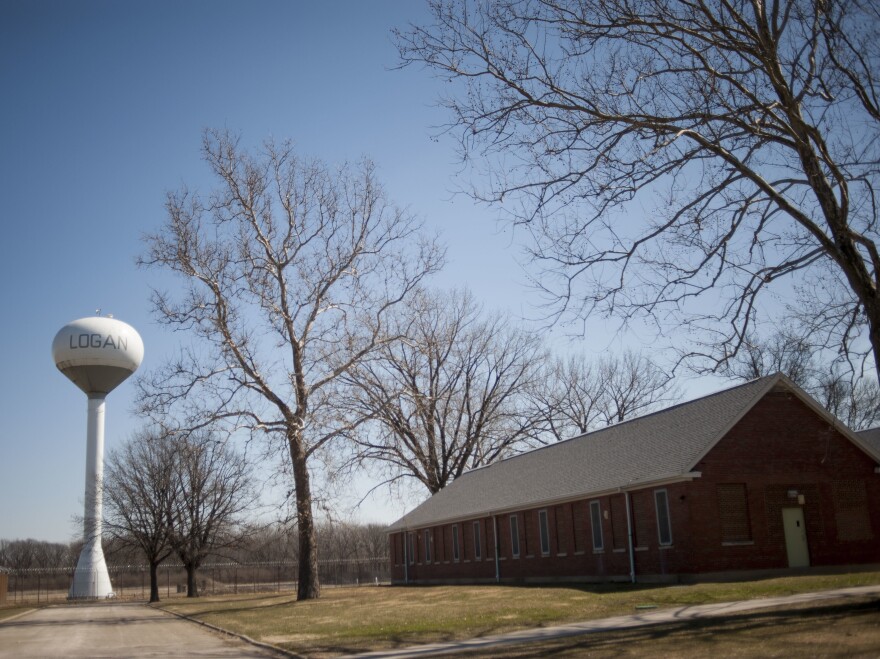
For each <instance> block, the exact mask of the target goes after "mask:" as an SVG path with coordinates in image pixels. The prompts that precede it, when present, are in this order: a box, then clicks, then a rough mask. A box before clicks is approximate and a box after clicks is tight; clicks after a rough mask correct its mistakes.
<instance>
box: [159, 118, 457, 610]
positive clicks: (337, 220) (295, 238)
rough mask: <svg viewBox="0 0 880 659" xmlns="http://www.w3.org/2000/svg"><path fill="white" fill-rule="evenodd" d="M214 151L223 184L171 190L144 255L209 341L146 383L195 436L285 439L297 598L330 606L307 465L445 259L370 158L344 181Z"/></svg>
mask: <svg viewBox="0 0 880 659" xmlns="http://www.w3.org/2000/svg"><path fill="white" fill-rule="evenodd" d="M203 155H204V159H205V160H206V162H207V163H208V165H209V166H210V168H211V171H212V172H213V173H214V175H215V176H216V177H217V178H218V179H219V181H220V186H219V188H218V189H217V190H216V191H215V192H214V193H213V194H212V195H211V196H210V197H209V198H203V197H201V196H200V195H197V194H193V193H191V192H189V191H188V190H185V189H184V190H182V191H180V192H177V193H173V194H170V195H169V196H168V202H167V209H168V222H167V224H166V225H165V227H164V228H163V229H162V231H161V232H160V233H158V234H155V235H152V236H149V237H148V238H147V245H148V253H147V255H146V256H145V257H144V258H143V259H142V263H144V264H146V265H148V266H154V267H159V268H165V269H167V270H170V271H171V272H173V273H176V274H178V275H179V276H180V277H181V278H182V279H183V286H184V288H183V292H182V294H181V295H179V296H177V297H176V298H172V297H171V296H169V295H166V294H161V293H158V292H157V293H155V295H154V304H155V308H156V311H157V313H158V316H159V319H160V321H161V322H164V323H166V324H167V325H170V326H171V327H173V328H175V329H182V330H189V331H191V332H193V333H194V334H195V336H196V337H197V338H198V339H199V343H198V347H194V348H193V349H191V350H190V351H188V352H186V353H185V354H183V355H182V356H181V358H180V360H178V361H177V362H176V363H173V364H169V365H168V367H167V368H165V369H163V370H160V371H158V372H156V373H155V375H154V377H153V379H152V381H151V382H146V383H144V385H143V388H142V392H143V395H142V401H143V403H144V408H145V409H146V410H148V411H150V412H151V413H153V414H155V415H157V416H159V417H162V416H166V415H167V414H168V411H169V409H170V408H173V407H175V406H176V407H182V408H185V409H186V410H187V415H186V416H187V417H188V421H187V425H189V426H191V427H192V426H198V425H200V424H209V423H216V422H217V421H218V420H220V419H223V420H227V421H229V422H234V423H235V424H236V425H237V426H238V427H247V428H249V429H250V430H251V431H252V432H253V433H263V434H265V435H267V436H269V437H270V438H274V437H280V438H282V439H283V442H284V444H285V446H286V451H287V452H288V453H289V457H290V464H291V467H292V472H293V481H294V490H295V497H296V516H297V523H298V529H299V542H300V546H299V558H300V561H299V579H298V584H299V585H298V592H297V595H298V597H299V598H300V599H308V598H314V597H318V596H319V594H320V584H319V580H318V567H317V556H318V554H317V551H318V549H317V545H316V542H315V532H314V520H313V513H312V486H311V478H312V475H311V474H310V464H311V462H310V458H311V457H312V456H313V455H314V454H315V453H316V452H317V451H319V450H321V449H322V447H324V446H325V445H326V444H327V443H328V442H329V441H330V440H331V439H333V438H334V437H337V436H338V435H339V433H340V432H343V431H345V430H348V429H350V428H349V427H347V426H346V424H347V423H349V422H348V421H346V420H343V419H340V417H339V415H338V414H337V412H336V410H337V406H336V404H337V403H338V396H339V391H338V384H339V378H340V376H341V375H343V374H344V373H346V372H347V371H348V370H350V369H351V368H352V366H353V365H354V364H356V363H357V362H358V361H359V360H361V359H362V358H363V357H364V356H365V355H368V354H369V353H370V352H371V351H372V350H374V349H375V348H376V346H377V345H379V344H380V343H381V342H382V341H383V340H386V339H387V333H386V332H385V327H384V325H385V321H384V319H385V316H386V315H387V314H388V312H389V311H390V310H391V309H393V308H394V306H395V305H396V304H398V303H399V302H400V301H401V300H403V299H404V298H405V297H406V296H407V294H408V293H409V292H410V290H411V289H412V288H413V287H414V286H416V285H417V284H418V282H419V281H421V280H422V279H423V278H424V277H425V276H426V275H427V274H428V273H431V272H433V271H434V270H436V269H437V268H439V266H440V264H441V262H442V252H441V250H440V249H438V247H437V245H436V244H435V242H434V241H432V240H428V239H421V238H420V237H419V231H420V224H419V222H417V221H416V220H415V219H414V218H413V217H412V216H410V215H409V214H407V213H406V212H404V211H402V210H400V209H399V208H396V207H394V206H392V205H391V204H389V203H388V201H387V200H386V198H385V194H384V192H383V190H382V188H381V186H380V185H379V183H378V182H377V181H376V178H375V175H374V168H373V165H372V164H371V163H369V162H363V163H362V164H360V165H358V166H356V167H351V166H343V167H341V168H339V169H338V170H337V171H331V170H330V169H328V168H327V167H326V166H325V165H324V164H322V163H321V162H318V161H314V160H302V159H299V158H298V157H297V156H296V154H295V153H294V150H293V148H292V146H291V145H290V144H289V143H283V144H280V145H278V144H274V143H268V144H266V145H265V147H264V149H263V150H262V151H260V152H258V153H256V154H254V155H251V154H250V153H248V152H247V151H245V150H243V149H242V148H240V146H239V144H238V140H237V138H236V137H234V136H232V135H230V134H228V133H225V132H220V131H208V132H206V134H205V137H204V144H203Z"/></svg>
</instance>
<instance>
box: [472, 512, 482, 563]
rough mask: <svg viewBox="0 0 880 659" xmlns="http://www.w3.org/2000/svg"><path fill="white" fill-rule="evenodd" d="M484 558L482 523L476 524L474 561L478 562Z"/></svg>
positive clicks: (477, 522)
mask: <svg viewBox="0 0 880 659" xmlns="http://www.w3.org/2000/svg"><path fill="white" fill-rule="evenodd" d="M482 556H483V548H482V546H481V545H480V522H479V520H478V521H476V522H474V560H475V561H478V560H480V558H482Z"/></svg>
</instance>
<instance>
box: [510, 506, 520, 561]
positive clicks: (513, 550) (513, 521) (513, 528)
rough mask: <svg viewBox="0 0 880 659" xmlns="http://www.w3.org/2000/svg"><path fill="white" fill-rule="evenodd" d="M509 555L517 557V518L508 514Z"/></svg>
mask: <svg viewBox="0 0 880 659" xmlns="http://www.w3.org/2000/svg"><path fill="white" fill-rule="evenodd" d="M510 555H511V556H512V557H513V558H519V518H518V517H517V516H516V515H511V516H510Z"/></svg>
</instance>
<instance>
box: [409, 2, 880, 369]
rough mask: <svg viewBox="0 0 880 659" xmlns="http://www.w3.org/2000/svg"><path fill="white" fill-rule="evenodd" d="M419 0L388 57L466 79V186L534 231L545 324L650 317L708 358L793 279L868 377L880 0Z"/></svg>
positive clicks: (879, 345) (458, 112)
mask: <svg viewBox="0 0 880 659" xmlns="http://www.w3.org/2000/svg"><path fill="white" fill-rule="evenodd" d="M431 8H432V10H433V12H432V13H433V23H432V24H429V25H422V26H416V27H411V28H410V29H408V30H404V31H397V32H396V39H397V43H398V46H399V49H400V54H401V60H402V63H403V65H407V64H412V63H420V64H425V65H427V66H428V67H429V68H430V69H431V70H432V71H433V72H435V73H437V74H438V75H440V76H441V77H445V78H447V79H450V80H452V81H455V82H458V83H460V86H451V87H450V89H451V90H452V92H451V93H450V96H449V97H448V98H446V99H445V103H446V105H447V106H448V107H449V109H450V110H451V115H452V121H451V122H450V128H451V129H452V130H454V131H457V134H458V135H459V136H460V138H461V146H462V149H463V155H464V157H465V158H466V159H467V160H468V161H469V162H472V163H477V164H478V165H482V166H485V168H486V170H487V171H488V174H489V176H488V178H487V179H486V180H487V185H486V186H485V189H475V190H474V191H473V193H474V194H475V195H476V196H477V197H479V198H481V199H484V200H487V201H489V202H493V203H497V204H499V205H500V206H501V208H502V209H503V210H504V211H505V212H507V213H510V216H511V219H512V221H513V222H514V223H515V224H516V225H517V226H519V227H520V228H521V229H523V231H525V232H526V233H528V234H529V235H530V236H531V238H532V241H531V246H530V248H529V249H530V254H531V257H532V258H533V259H534V261H535V262H536V264H537V265H538V266H539V267H540V268H541V275H540V280H541V286H542V289H543V291H544V292H545V293H546V294H547V295H548V296H549V297H550V299H549V304H550V306H551V309H552V311H553V313H554V315H555V317H557V318H559V317H565V318H586V317H588V316H590V315H591V314H594V313H604V314H615V315H617V316H618V317H619V318H622V319H623V322H627V321H630V320H632V319H635V318H642V319H647V320H649V321H652V322H656V323H658V325H660V327H661V329H666V328H669V329H671V330H674V331H675V332H676V333H677V336H676V339H683V338H689V339H690V340H691V341H692V343H691V344H690V348H687V349H685V350H683V353H684V354H683V356H684V357H686V358H689V359H693V360H694V361H695V362H702V363H706V360H707V359H708V364H709V365H710V366H711V367H714V366H716V365H718V364H721V365H723V364H724V362H725V361H726V360H728V359H730V358H731V356H733V355H736V354H737V352H738V351H739V350H740V349H741V348H742V345H743V340H744V338H745V337H746V336H747V335H748V333H749V331H750V328H751V326H752V324H753V323H754V321H755V318H756V316H757V315H758V313H759V311H762V310H763V311H765V312H766V311H767V310H768V308H769V306H768V307H763V308H762V306H761V305H762V303H763V302H762V301H763V300H765V299H768V298H767V294H768V293H770V292H771V291H775V290H782V291H786V292H787V288H786V287H788V286H792V287H795V288H797V289H798V290H800V292H801V293H803V295H802V296H801V298H800V300H799V301H798V304H797V305H794V308H795V309H797V308H798V307H799V306H801V305H803V304H806V303H810V302H811V301H816V300H819V301H821V304H818V305H815V307H814V308H813V312H812V314H811V321H812V324H813V325H814V330H815V331H816V332H821V333H823V334H824V337H825V338H824V339H823V341H824V342H825V343H826V345H828V346H830V347H834V348H841V347H842V349H843V350H845V351H847V352H854V353H856V354H859V353H860V354H863V355H865V354H873V357H874V362H875V366H876V368H877V369H878V372H880V359H878V356H880V250H878V246H877V240H878V233H877V230H878V225H877V221H878V208H877V202H876V194H875V191H876V190H877V189H878V183H880V181H878V176H880V169H878V162H880V140H878V137H880V97H878V93H880V92H878V90H880V86H878V82H880V81H878V63H880V5H878V4H877V3H876V2H871V1H869V0H849V1H848V2H827V1H825V0H777V1H774V2H760V1H758V0H733V1H728V0H708V1H707V2H690V1H677V0H675V1H674V0H580V1H575V0H491V1H484V0H474V1H472V2H471V1H469V0H433V1H432V2H431ZM768 302H770V303H771V304H772V303H776V301H775V300H773V299H772V298H769V299H768ZM789 312H790V313H794V309H789ZM679 329H681V330H682V331H681V332H680V333H679ZM859 339H860V340H861V342H862V344H863V345H860V342H859ZM692 363H693V362H692Z"/></svg>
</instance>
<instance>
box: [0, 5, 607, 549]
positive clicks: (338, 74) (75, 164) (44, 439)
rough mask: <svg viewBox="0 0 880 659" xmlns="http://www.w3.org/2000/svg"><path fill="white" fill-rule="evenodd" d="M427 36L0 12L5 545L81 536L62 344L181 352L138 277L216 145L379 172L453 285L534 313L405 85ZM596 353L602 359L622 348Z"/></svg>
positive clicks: (119, 8) (196, 15)
mask: <svg viewBox="0 0 880 659" xmlns="http://www.w3.org/2000/svg"><path fill="white" fill-rule="evenodd" d="M424 18H425V8H424V5H423V3H421V2H418V1H417V0H384V1H381V2H353V1H352V2H321V3H305V2H302V3H297V2H278V1H266V0H262V1H257V2H229V1H224V0H211V1H210V2H208V1H192V0H190V1H187V2H169V1H165V0H160V1H150V2H110V1H100V2H96V1H91V0H89V1H77V2H70V1H60V0H59V1H52V2H47V1H44V0H27V1H25V0H16V1H10V0H0V90H2V92H0V94H2V99H3V100H2V101H0V103H2V122H0V140H2V142H0V143H2V152H0V186H2V187H0V190H2V206H0V213H2V227H3V233H2V239H0V291H2V298H0V299H2V303H3V309H4V311H3V322H2V326H0V345H2V346H3V349H4V352H5V360H4V368H3V378H2V380H0V382H2V384H0V387H2V391H0V401H2V402H0V405H2V408H0V411H2V418H3V424H2V426H0V538H7V539H12V538H24V537H35V538H39V539H44V540H54V541H67V540H69V539H71V538H72V537H74V536H76V535H77V534H78V533H79V530H78V528H77V526H76V525H75V524H74V523H73V522H72V518H73V517H74V516H75V515H78V514H81V512H82V497H83V486H84V483H83V478H84V469H85V466H84V464H85V421H86V398H85V396H84V395H83V394H82V393H81V392H79V390H78V389H76V388H75V387H74V386H73V385H72V384H71V383H70V382H68V381H67V380H66V378H64V377H63V376H62V375H61V374H60V373H59V372H58V371H57V370H56V369H55V366H54V364H53V363H52V359H51V355H50V347H51V342H52V338H53V336H54V335H55V333H56V332H57V331H58V329H60V328H61V327H62V326H63V325H64V324H66V323H67V322H69V321H71V320H73V319H76V318H80V317H83V316H88V315H92V314H93V313H94V312H95V310H96V309H98V308H100V309H101V311H102V313H112V314H113V315H114V316H115V317H117V318H119V319H121V320H124V321H126V322H128V323H130V324H131V325H133V326H134V327H135V328H136V329H137V330H138V331H139V332H140V334H141V336H142V337H143V339H144V344H145V350H146V357H145V360H144V363H143V366H142V369H149V368H154V367H156V366H158V365H159V364H160V363H161V361H162V359H163V358H164V357H165V356H167V355H170V354H172V353H173V352H174V349H175V346H176V342H177V337H175V336H173V335H169V334H167V333H165V332H164V331H163V330H162V329H161V328H160V327H159V326H158V325H157V324H156V323H155V321H154V320H153V318H152V316H151V313H150V306H149V294H150V287H151V286H152V285H156V286H159V287H160V288H161V287H162V284H163V281H162V279H161V277H157V275H156V273H155V272H146V271H143V270H139V269H138V268H137V267H136V265H135V259H136V257H137V255H138V254H140V253H141V252H142V250H143V243H142V237H143V235H144V234H145V233H148V232H151V231H155V230H156V229H157V228H158V227H159V226H160V225H161V223H162V221H163V219H164V211H163V201H164V195H165V193H166V191H168V190H171V189H176V188H178V187H180V186H181V185H183V184H184V183H185V184H186V185H188V186H189V187H190V188H195V189H200V190H207V189H208V188H209V187H210V186H211V185H212V181H211V180H210V178H209V177H208V176H207V169H206V167H205V166H204V165H203V163H202V162H201V160H200V156H199V145H200V140H201V133H202V131H203V129H205V128H208V127H228V128H230V129H232V130H235V131H240V132H241V134H242V136H243V140H244V142H245V143H247V144H257V143H259V142H260V141H261V140H263V139H264V138H266V137H270V136H271V137H275V138H278V139H283V138H291V139H293V140H294V141H295V142H296V144H297V145H298V150H299V151H300V152H302V153H304V154H307V155H314V156H318V157H320V158H322V159H324V160H325V161H328V162H330V163H338V162H341V161H343V160H356V159H358V158H360V157H362V156H369V157H370V158H372V159H373V160H374V161H375V162H376V163H377V165H378V172H379V178H380V179H381V180H382V181H383V183H384V184H385V186H386V188H387V191H388V193H389V196H390V197H391V198H392V199H393V200H395V201H396V202H397V203H398V204H400V205H403V206H408V207H409V208H410V209H411V210H412V211H413V212H415V213H416V214H418V215H419V216H421V217H423V218H424V219H425V220H426V222H427V223H428V224H429V225H430V226H431V227H435V228H437V229H439V230H440V231H441V232H442V235H443V238H444V240H445V241H446V243H447V244H448V245H449V264H448V266H447V268H446V271H445V272H444V273H443V274H442V276H441V277H440V278H439V281H438V284H440V285H444V286H455V285H468V286H470V288H471V289H472V290H473V291H474V293H475V294H476V296H477V297H478V298H479V299H481V300H483V301H484V302H486V303H487V304H488V305H490V306H500V307H504V308H507V309H509V310H511V311H513V312H514V313H518V314H519V313H521V314H524V315H529V313H530V309H529V306H528V299H529V298H528V294H527V292H526V288H525V287H524V282H525V276H524V275H523V273H522V270H521V269H520V268H519V266H518V265H517V263H516V258H517V254H518V252H517V249H516V247H515V245H514V244H513V241H512V239H511V238H510V236H509V235H508V234H506V233H505V232H504V231H502V230H501V229H500V228H499V226H498V225H497V224H496V223H495V222H494V219H493V218H494V216H493V214H492V212H491V210H490V209H486V208H482V207H477V206H475V205H474V204H473V203H472V202H471V201H469V200H468V199H467V198H465V197H461V196H455V195H453V194H452V192H453V190H454V189H455V187H456V183H455V181H454V177H455V175H456V173H457V172H458V171H459V169H460V167H459V164H458V162H457V159H456V154H455V150H454V144H453V142H452V140H451V139H450V138H448V137H445V136H442V135H441V136H439V137H438V136H437V131H436V129H435V128H433V127H435V126H437V125H439V124H440V123H442V122H443V121H444V120H445V118H446V117H445V115H444V113H443V112H442V111H441V110H439V109H437V108H436V107H434V105H433V104H434V102H435V100H436V98H437V96H438V94H439V93H440V92H442V91H443V88H442V85H443V84H444V83H440V82H438V81H436V80H434V79H433V78H432V77H431V76H430V75H429V74H428V72H426V71H422V70H418V69H415V68H413V69H407V70H403V71H400V70H394V66H395V64H396V51H395V49H394V46H393V44H392V42H391V39H390V29H391V28H392V27H394V26H405V25H406V24H407V23H409V22H418V21H420V20H423V19H424ZM593 339H594V340H593V341H590V342H589V346H585V347H587V348H588V349H589V347H590V346H591V347H592V349H593V350H594V351H596V352H600V351H602V350H604V349H605V348H607V346H608V344H609V341H610V340H611V339H609V338H608V337H607V336H602V337H598V336H596V337H593ZM132 394H133V387H132V386H131V385H130V383H127V384H123V385H122V386H121V387H120V388H119V389H118V390H116V391H115V392H113V394H111V395H110V396H109V397H108V403H107V420H106V424H107V425H106V448H107V449H108V450H110V449H112V448H113V447H115V446H118V445H119V444H120V443H121V442H122V441H123V440H124V439H125V438H126V437H127V436H128V435H129V434H130V433H131V432H132V431H133V430H134V429H136V428H137V427H138V425H139V422H138V419H137V418H135V417H134V416H133V414H132V411H131V408H132ZM403 506H405V504H404V503H401V502H396V503H390V504H389V503H387V502H385V501H383V500H381V497H379V498H378V499H375V500H371V501H370V502H368V504H367V505H366V506H365V508H364V509H362V510H361V511H360V512H359V513H358V515H359V516H360V517H361V518H362V519H365V520H375V521H393V518H394V517H396V515H398V514H400V513H402V512H403Z"/></svg>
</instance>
